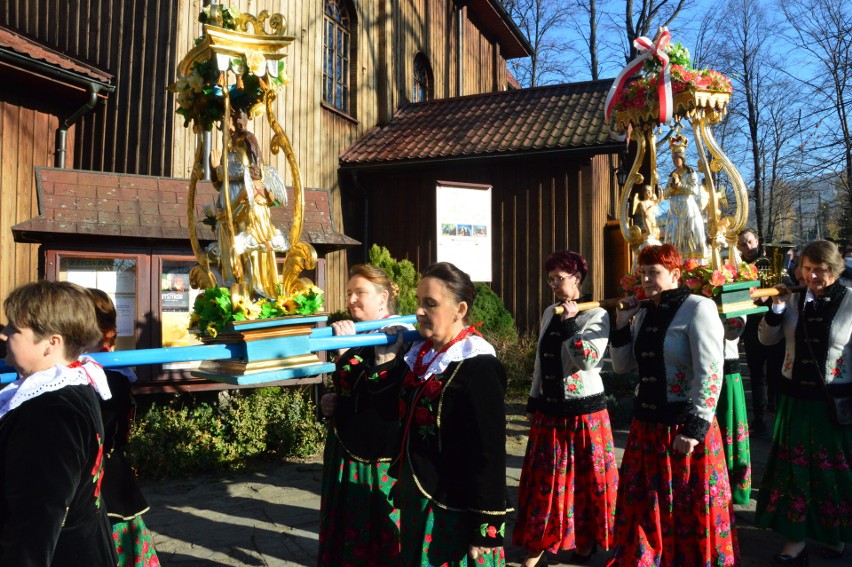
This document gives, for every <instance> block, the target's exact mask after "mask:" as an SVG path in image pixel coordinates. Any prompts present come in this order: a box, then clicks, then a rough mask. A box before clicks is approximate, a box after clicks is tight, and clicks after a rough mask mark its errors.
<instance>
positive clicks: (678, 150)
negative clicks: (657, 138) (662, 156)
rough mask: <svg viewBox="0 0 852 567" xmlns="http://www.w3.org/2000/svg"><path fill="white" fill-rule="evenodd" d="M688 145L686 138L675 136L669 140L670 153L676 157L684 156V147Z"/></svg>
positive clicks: (679, 135)
mask: <svg viewBox="0 0 852 567" xmlns="http://www.w3.org/2000/svg"><path fill="white" fill-rule="evenodd" d="M688 145H689V140H688V139H687V138H686V136H683V135H681V134H675V135H674V136H672V137H671V138H669V147H671V150H672V153H673V154H674V155H677V156H685V155H686V147H687V146H688Z"/></svg>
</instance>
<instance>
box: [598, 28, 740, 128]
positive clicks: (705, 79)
mask: <svg viewBox="0 0 852 567" xmlns="http://www.w3.org/2000/svg"><path fill="white" fill-rule="evenodd" d="M665 50H666V54H667V55H668V57H669V62H670V64H671V66H670V73H671V86H672V96H677V95H678V94H679V93H682V92H684V91H686V90H701V91H714V92H723V93H728V94H731V93H733V92H734V88H733V85H732V84H731V80H730V79H728V78H727V77H726V76H725V75H723V74H722V73H720V72H718V71H714V70H713V69H693V68H692V64H691V62H690V56H689V50H688V49H687V48H686V47H684V46H683V45H681V44H680V43H670V44H668V45H667V46H666V48H665ZM661 66H662V64H661V63H660V61H659V60H658V59H656V58H650V59H646V60H645V63H644V66H643V68H642V72H641V73H640V74H639V75H636V76H634V78H633V79H632V80H631V81H630V82H629V83H627V85H625V87H624V88H623V89H622V90H620V91H619V92H617V93H616V94H615V100H614V106H613V108H614V110H615V112H618V111H623V110H630V109H641V108H647V107H650V106H655V105H657V104H658V96H657V81H658V80H659V69H660V67H661Z"/></svg>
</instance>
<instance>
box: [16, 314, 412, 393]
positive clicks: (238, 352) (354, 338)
mask: <svg viewBox="0 0 852 567" xmlns="http://www.w3.org/2000/svg"><path fill="white" fill-rule="evenodd" d="M415 322H416V318H415V316H414V315H405V316H403V317H393V318H390V319H379V320H376V321H362V322H358V323H355V331H356V332H357V333H358V334H356V335H343V336H334V331H333V330H332V328H331V327H322V328H319V329H314V330H313V331H312V332H311V334H310V335H307V336H304V337H298V336H297V337H278V338H275V339H268V340H266V341H264V347H263V348H264V349H268V350H270V351H272V352H275V353H282V354H284V355H287V356H292V355H293V354H298V353H302V354H307V353H310V352H319V351H324V350H339V349H346V348H357V347H365V346H378V345H386V344H391V343H393V342H394V341H396V340H397V337H396V335H387V334H385V333H370V332H369V331H375V330H378V329H382V328H384V327H392V326H396V325H411V324H414V323H415ZM419 338H420V334H419V333H418V332H417V331H406V332H405V333H404V334H403V340H404V341H406V342H413V341H415V340H417V339H419ZM246 354H247V347H246V343H228V344H208V345H193V346H185V347H164V348H150V349H142V350H122V351H116V352H97V353H92V354H90V355H89V356H91V357H92V358H93V359H94V360H95V361H96V362H97V363H98V364H100V365H101V366H103V367H104V368H118V367H126V366H144V365H146V364H168V363H173V362H192V361H196V360H228V359H245V358H246ZM317 368H318V369H319V372H317V373H321V372H327V371H329V368H327V365H321V366H318V367H317ZM16 378H17V374H16V373H15V371H14V370H13V369H12V368H10V367H8V366H6V365H0V384H7V383H9V382H13V381H14V380H15V379H16Z"/></svg>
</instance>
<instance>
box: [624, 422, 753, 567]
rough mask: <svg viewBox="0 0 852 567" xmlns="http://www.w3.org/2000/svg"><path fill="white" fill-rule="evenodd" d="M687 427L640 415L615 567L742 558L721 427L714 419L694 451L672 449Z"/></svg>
mask: <svg viewBox="0 0 852 567" xmlns="http://www.w3.org/2000/svg"><path fill="white" fill-rule="evenodd" d="M680 429H681V426H669V425H664V424H659V423H647V422H642V421H639V420H633V425H632V426H631V428H630V435H629V436H628V438H627V447H626V448H625V450H624V457H623V459H622V462H621V475H620V478H619V486H618V504H617V508H616V510H617V512H616V520H615V545H616V547H615V555H614V556H613V558H612V559H611V560H610V562H609V563H608V565H609V566H610V567H612V566H624V567H628V566H629V567H636V566H642V567H645V566H652V565H653V566H657V567H675V566H678V567H679V566H685V565H702V566H713V567H722V566H727V565H737V564H738V563H739V550H738V547H737V532H736V526H735V519H734V508H733V505H732V504H731V489H730V487H729V485H728V469H727V467H726V466H725V456H724V454H723V452H722V436H721V435H720V434H719V426H718V425H717V423H716V421H715V420H714V421H713V423H712V425H711V426H710V430H709V431H708V432H707V435H706V437H705V438H704V442H703V443H699V444H698V445H697V446H696V447H695V449H694V450H693V452H692V453H691V454H690V455H681V454H680V453H675V452H674V450H673V449H672V443H673V442H674V438H675V436H676V435H677V434H678V433H679V432H680Z"/></svg>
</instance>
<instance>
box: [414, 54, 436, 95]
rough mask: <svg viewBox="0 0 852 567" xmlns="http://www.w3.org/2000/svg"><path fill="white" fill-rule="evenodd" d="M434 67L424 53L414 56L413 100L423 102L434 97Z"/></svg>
mask: <svg viewBox="0 0 852 567" xmlns="http://www.w3.org/2000/svg"><path fill="white" fill-rule="evenodd" d="M433 96H434V94H433V92H432V67H431V65H429V60H428V59H427V58H426V56H425V55H423V54H422V53H418V54H417V55H416V56H415V57H414V88H413V90H412V92H411V101H412V102H423V101H424V100H430V99H431V98H433Z"/></svg>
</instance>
